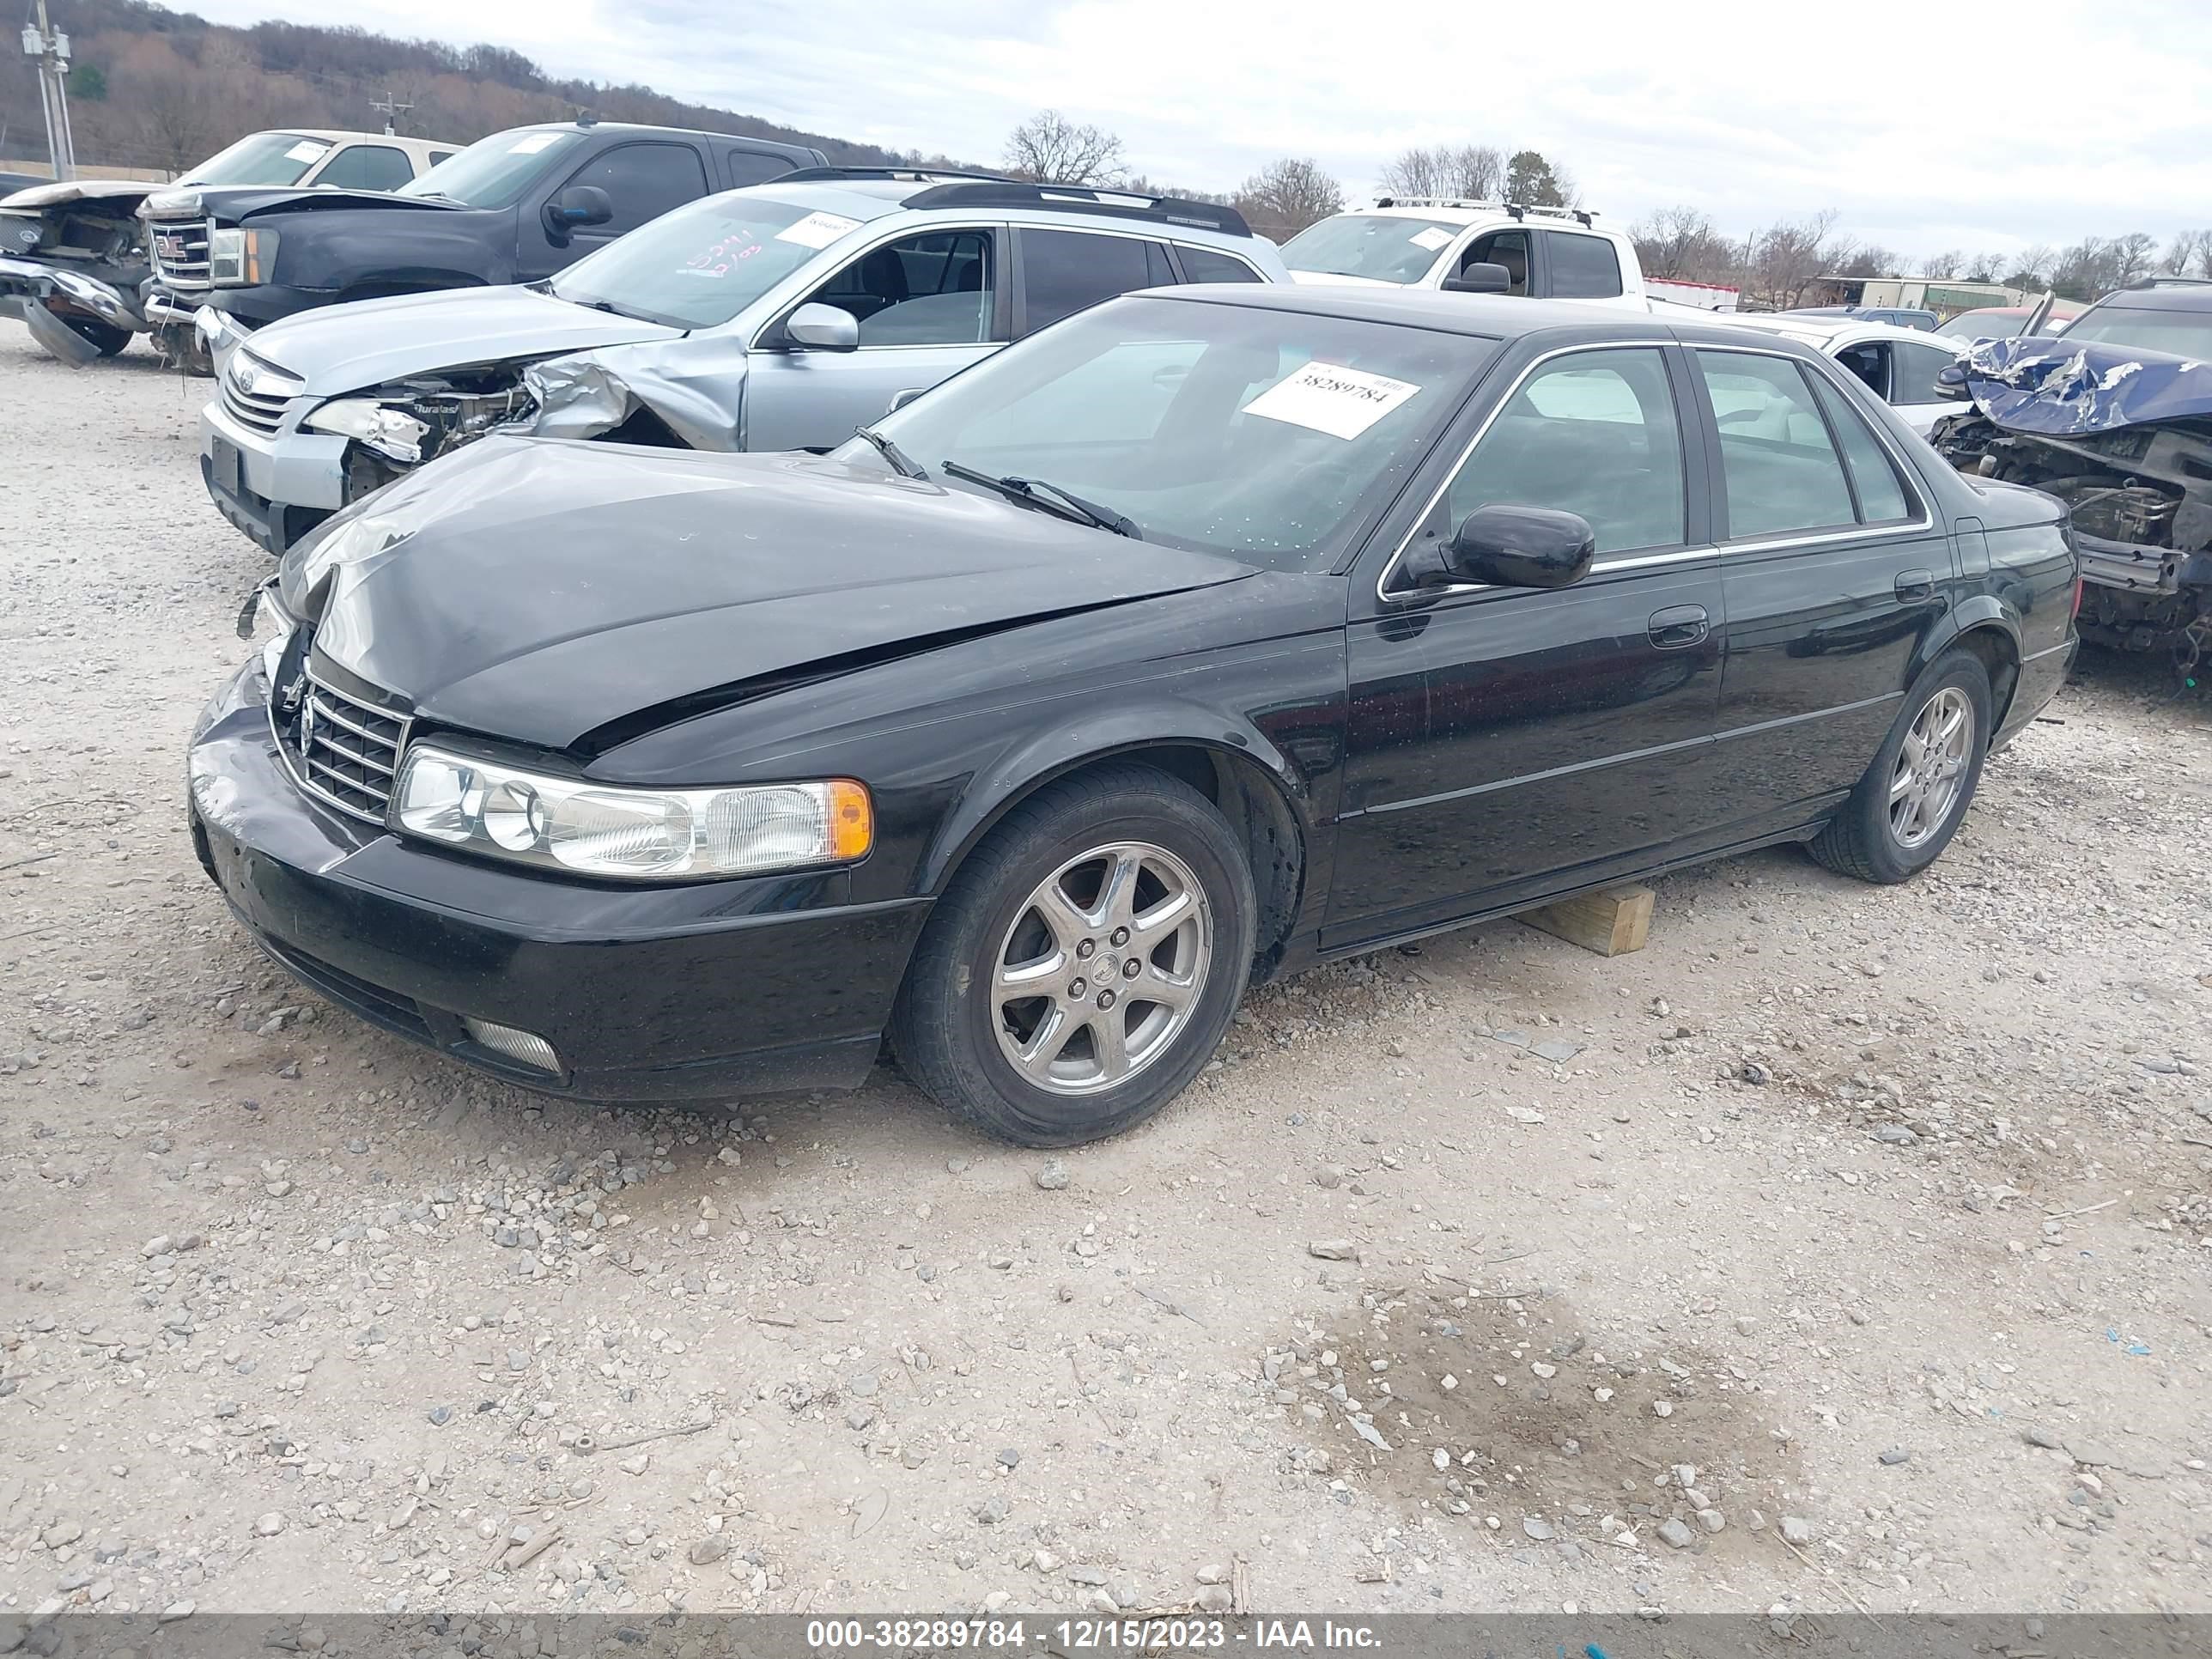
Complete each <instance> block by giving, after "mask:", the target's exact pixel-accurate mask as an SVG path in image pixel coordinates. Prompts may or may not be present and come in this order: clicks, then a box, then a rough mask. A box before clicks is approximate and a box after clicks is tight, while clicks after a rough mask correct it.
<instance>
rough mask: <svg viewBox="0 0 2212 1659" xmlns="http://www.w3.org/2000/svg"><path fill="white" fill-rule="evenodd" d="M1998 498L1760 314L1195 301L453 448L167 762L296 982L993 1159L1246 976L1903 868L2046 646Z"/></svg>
mask: <svg viewBox="0 0 2212 1659" xmlns="http://www.w3.org/2000/svg"><path fill="white" fill-rule="evenodd" d="M2075 592H2076V589H2075V559H2074V554H2073V550H2072V548H2071V546H2070V544H2069V540H2068V537H2067V532H2066V529H2065V527H2064V525H2063V520H2062V515H2061V512H2060V509H2059V507H2058V506H2057V503H2056V502H2055V501H2051V499H2050V498H2048V497H2046V496H2044V495H2039V494H2036V493H2034V492H2033V491H2029V490H2025V489H2017V488H2014V487H2010V486H2007V485H2003V484H1993V483H1982V482H1977V481H1974V480H1970V479H1967V478H1965V477H1960V475H1958V474H1956V473H1954V472H1953V471H1951V470H1950V469H1949V468H1948V467H1946V466H1944V465H1942V463H1941V462H1940V461H1939V460H1938V459H1936V456H1935V455H1934V453H1932V452H1930V451H1929V449H1928V448H1927V447H1925V446H1924V445H1923V444H1921V443H1920V442H1919V441H1917V440H1916V439H1915V438H1914V437H1913V436H1912V435H1911V433H1910V432H1909V431H1907V430H1906V429H1905V428H1904V427H1903V426H1902V425H1900V424H1899V422H1897V421H1896V420H1895V418H1894V417H1893V416H1892V415H1891V414H1890V412H1889V411H1888V410H1887V409H1886V408H1884V407H1883V406H1882V405H1881V404H1880V403H1878V402H1876V401H1875V399H1873V398H1871V397H1869V395H1868V394H1867V392H1866V391H1865V389H1864V388H1863V386H1859V385H1858V384H1857V382H1856V381H1855V380H1854V379H1853V377H1851V376H1850V375H1849V374H1843V373H1839V372H1838V369H1837V368H1836V367H1835V365H1833V364H1832V363H1831V362H1827V361H1826V359H1824V358H1822V357H1820V356H1817V355H1816V354H1814V353H1813V352H1811V351H1808V350H1805V349H1800V348H1798V347H1797V346H1796V345H1794V344H1791V343H1789V342H1786V341H1784V340H1781V339H1778V338H1776V337H1771V336H1765V335H1762V336H1759V337H1755V338H1754V337H1752V336H1751V335H1750V334H1749V333H1748V332H1747V331H1731V330H1729V329H1728V328H1727V327H1725V326H1714V327H1705V326H1698V325H1676V324H1671V323H1662V322H1659V321H1656V320H1652V319H1638V318H1634V317H1630V316H1626V315H1618V314H1613V313H1605V314H1599V313H1594V312H1592V311H1589V310H1586V309H1577V308H1570V307H1564V306H1561V307H1554V306H1551V305H1547V304H1546V303H1543V302H1539V301H1528V300H1519V299H1516V300H1498V299H1485V298H1482V297H1479V296H1474V295H1458V294H1422V293H1419V292H1398V291H1395V290H1394V291H1391V292H1389V293H1376V292H1370V291H1369V290H1366V289H1351V288H1346V289H1334V290H1333V289H1326V288H1304V289H1291V288H1287V287H1285V288H1261V287H1256V286H1243V287H1233V288H1232V287H1226V286H1225V287H1221V288H1185V289H1175V290H1173V291H1172V292H1160V293H1156V294H1148V295H1135V296H1131V297H1128V298H1125V299H1120V300H1115V301H1110V302H1109V303H1107V304H1105V305H1102V306H1100V307H1097V308H1096V309H1094V310H1091V311H1089V312H1085V313H1082V314H1080V315H1079V316H1077V317H1075V318H1073V319H1069V320H1068V321H1066V322H1065V323H1063V324H1061V325H1058V326H1055V327H1054V328H1052V329H1049V330H1047V331H1043V332H1042V333H1040V334H1038V335H1037V336H1036V337H1033V338H1031V339H1030V340H1029V341H1027V342H1026V343H1022V344H1018V345H1016V346H1013V347H1012V348H1010V349H1007V350H1006V351H1005V352H1004V353H1002V354H1000V356H996V357H994V358H992V359H991V360H990V361H989V362H986V363H984V364H982V365H981V366H979V367H977V368H974V369H972V370H970V371H969V372H968V373H966V374H962V375H960V376H958V377H957V378H956V379H954V380H951V381H948V382H947V383H946V384H945V385H944V386H941V387H939V389H937V390H936V391H934V392H932V393H930V394H929V395H928V396H927V397H925V398H921V399H919V400H918V401H916V402H914V403H912V404H908V406H906V407H904V408H902V409H901V410H898V411H897V412H896V413H894V414H892V415H890V416H888V417H886V418H885V419H884V420H883V421H882V422H880V423H879V424H878V426H877V427H876V428H872V429H871V430H869V431H866V432H863V433H862V434H861V435H859V436H858V437H855V438H854V439H853V440H852V441H849V442H848V443H847V444H846V445H845V446H843V447H842V448H840V449H838V450H836V452H834V453H830V454H829V455H826V456H813V455H804V454H800V455H785V456H753V455H708V454H695V453H684V452H678V451H664V450H655V449H648V448H636V447H615V446H610V445H605V444H595V443H568V442H553V441H520V440H501V439H496V438H494V439H490V440H487V441H483V442H482V443H480V444H478V445H477V446H475V447H471V448H469V449H467V450H465V451H462V452H460V453H458V454H456V455H454V456H453V457H451V458H450V459H446V460H443V461H441V462H439V463H437V464H435V465H432V466H429V467H428V468H425V469H424V470H423V471H422V472H420V473H418V474H416V475H415V476H413V477H409V478H407V479H404V480H403V481H401V482H399V483H395V484H393V485H392V486H391V487H389V488H388V489H384V490H382V491H380V492H379V493H377V494H376V495H373V496H371V497H369V498H368V499H366V500H365V501H362V502H361V503H359V504H357V505H356V506H355V507H351V508H349V509H348V510H347V511H346V512H344V513H341V514H339V515H338V516H337V518H335V519H333V520H331V521H330V523H329V524H328V525H326V526H325V527H324V528H323V529H322V530H321V531H320V532H318V533H317V534H316V535H314V536H313V538H310V539H308V540H307V541H304V542H303V543H302V544H301V545H300V546H298V547H297V548H295V550H293V551H292V552H291V553H290V554H289V555H288V556H287V557H286V559H285V562H284V564H283V568H282V571H281V574H279V576H278V577H277V578H276V582H275V584H274V586H273V587H272V588H271V589H270V591H269V592H268V593H267V595H266V599H267V600H268V603H267V605H266V606H265V610H266V611H267V612H268V615H267V616H266V617H265V618H264V621H265V623H266V625H267V628H268V630H269V636H268V637H267V639H266V641H265V643H264V645H263V646H262V647H261V648H260V650H259V651H258V653H257V654H255V655H254V656H253V657H252V659H251V660H249V661H248V662H247V663H246V665H245V666H244V667H243V668H242V669H241V670H240V671H239V673H238V675H237V676H236V678H234V680H233V681H232V682H231V683H230V684H229V685H228V686H227V687H226V688H225V689H224V690H222V692H221V693H220V694H219V695H218V696H216V699H215V701H214V702H213V703H212V704H211V705H210V708H208V710H207V711H206V714H205V715H204V718H203V720H202V722H201V724H200V726H199V729H198V731H197V735H196V736H195V738H194V739H193V742H192V746H191V765H190V772H191V824H192V833H193V836H194V837H195V839H196V841H197V846H198V851H199V854H200V857H201V860H202V861H203V862H204V865H205V866H206V867H207V870H208V872H209V873H210V875H211V876H212V877H213V878H215V880H216V882H217V883H218V884H220V885H221V887H222V890H223V893H224V895H225V896H226V897H227V898H228V900H229V902H230V903H231V906H232V908H234V910H235V911H236V912H237V915H238V916H239V918H240V921H242V922H243V923H244V925H245V926H246V927H247V928H248V929H249V930H251V932H252V935H253V937H254V938H255V939H256V940H258V942H259V943H260V944H261V945H263V946H264V948H265V949H266V950H267V951H269V952H270V954H271V955H272V956H274V957H276V959H277V960H278V961H279V962H281V963H283V964H284V965H285V966H286V967H288V968H289V969H291V970H292V971H293V972H294V973H295V974H296V975H298V976H299V977H300V978H301V979H302V980H304V981H307V983H308V984H310V985H312V986H313V987H316V988H317V989H319V990H320V991H321V992H323V993H324V994H325V995H327V996H329V997H330V998H331V999H332V1000H335V1001H337V1002H338V1003H340V1004H341V1005H343V1006H345V1007H348V1008H349V1009H352V1010H353V1011H355V1012H357V1013H359V1014H360V1015H362V1017H363V1018H368V1019H369V1020H372V1021H374V1022H375V1023H376V1024H380V1025H382V1026H384V1027H386V1028H387V1029H389V1030H393V1031H396V1032H398V1033H400V1034H401V1035H403V1036H408V1037H410V1038H412V1039H414V1040H416V1041H417V1042H423V1043H427V1044H429V1045H432V1046H434V1047H435V1048H440V1049H442V1050H444V1051H445V1052H447V1053H448V1054H452V1055H453V1056H454V1057H455V1058H457V1059H460V1060H466V1061H469V1062H470V1063H471V1064H474V1065H476V1066H480V1067H482V1068H483V1069H484V1070H486V1071H489V1072H493V1073H497V1074H499V1075H500V1076H501V1077H505V1078H507V1079H513V1081H515V1082H518V1083H521V1084H526V1085H531V1086H533V1087H536V1088H539V1089H544V1090H550V1091H567V1092H571V1093H573V1094H575V1095H577V1096H580V1097H589V1098H594V1099H671V1098H700V1097H735V1096H742V1095H745V1094H749V1093H755V1092H762V1091H776V1090H787V1089H794V1088H817V1087H823V1086H836V1085H853V1084H856V1083H858V1082H859V1081H860V1079H862V1077H863V1076H864V1075H865V1074H866V1073H867V1071H868V1069H869V1067H870V1066H872V1064H873V1063H874V1062H875V1060H877V1058H878V1054H879V1052H880V1051H881V1050H882V1048H884V1043H885V1042H886V1040H888V1042H889V1044H890V1048H891V1051H892V1052H893V1054H895V1055H896V1059H897V1060H898V1061H899V1063H900V1064H901V1065H902V1066H903V1068H904V1069H905V1071H906V1073H907V1074H908V1076H909V1077H911V1078H912V1079H914V1080H915V1082H916V1083H918V1084H919V1085H921V1087H922V1088H923V1089H925V1090H926V1091H928V1092H929V1093H930V1094H931V1095H932V1096H933V1097H935V1098H936V1099H937V1100H939V1101H940V1102H942V1103H945V1105H946V1106H948V1107H951V1108H953V1109H957V1110H959V1111H961V1112H963V1113H965V1114H967V1115H969V1116H970V1117H972V1118H973V1119H974V1120H975V1121H977V1122H978V1123H980V1124H981V1125H982V1126H983V1127H986V1128H987V1129H989V1130H991V1131H993V1132H994V1133H998V1134H1000V1135H1003V1136H1006V1137H1007V1138H1009V1139H1014V1140H1017V1141H1020V1142H1024V1143H1026V1144H1030V1145H1034V1146H1061V1145H1067V1144H1070V1143H1073V1142H1077V1141H1081V1140H1085V1139H1091V1138H1093V1137H1096V1136H1099V1135H1104V1134H1109V1133H1114V1132H1115V1131H1116V1130H1119V1129H1122V1128H1126V1127H1128V1126H1129V1125H1131V1124H1133V1123H1135V1122H1137V1121H1139V1120H1141V1119H1143V1118H1144V1117H1146V1115H1148V1114H1150V1113H1152V1112H1154V1111H1157V1110H1158V1109H1159V1108H1160V1107H1161V1106H1162V1105H1163V1104H1164V1103H1166V1102H1167V1101H1169V1100H1170V1099H1171V1098H1172V1097H1174V1096H1175V1094H1176V1091H1179V1090H1180V1089H1182V1087H1183V1085H1185V1084H1187V1083H1188V1081H1189V1080H1190V1079H1191V1078H1192V1076H1193V1075H1194V1073H1196V1072H1197V1071H1198V1070H1199V1068H1200V1066H1203V1065H1204V1064H1205V1063H1206V1059H1207V1057H1208V1056H1209V1055H1210V1054H1212V1052H1213V1050H1214V1048H1215V1047H1216V1045H1217V1044H1218V1042H1220V1040H1221V1036H1222V1034H1223V1031H1224V1030H1225V1028H1226V1026H1227V1025H1228V1024H1229V1021H1230V1018H1231V1015H1232V1013H1233V1012H1234V1011H1235V1009H1236V1007H1237V1001H1238V999H1239V998H1240V997H1241V996H1242V994H1243V991H1244V989H1245V987H1246V986H1247V985H1248V984H1249V983H1250V982H1251V981H1254V980H1255V978H1260V977H1264V976H1267V975H1275V974H1281V973H1285V972H1289V971H1291V970H1294V969H1297V968H1299V967H1301V966H1303V965H1305V964H1307V963H1313V962H1315V961H1316V960H1318V959H1321V958H1324V957H1333V956H1339V955H1342V954H1345V953H1347V952H1352V951H1368V950H1371V949H1373V948H1375V947H1376V946H1377V945H1383V944H1387V943H1389V942H1391V941H1395V940H1402V939H1413V938H1418V937H1419V936H1420V935H1422V934H1425V933H1432V932H1435V931H1437V930H1439V929H1442V928H1446V927H1455V926H1457V925H1459V924H1462V923H1464V922H1468V921H1478V920H1480V919H1482V918H1485V917H1488V916H1495V915H1501V914H1504V913H1506V912H1510V911H1512V910H1515V909H1518V908H1526V907H1528V906H1531V905H1534V904H1537V903H1540V902H1545V901H1547V900H1549V899H1553V898H1555V897H1558V896H1561V895H1563V894H1567V893H1571V892H1574V891H1576V890H1581V889H1587V888H1591V887H1595V886H1598V885H1601V884H1607V883H1611V882H1615V881H1619V880H1620V879H1622V878H1627V877H1633V876H1643V875H1649V874H1650V873H1651V872H1655V871H1659V870H1663V869H1667V868H1669V867H1672V866H1678V865H1682V864H1686V863H1690V862H1692V861H1695V860H1702V859H1709V858H1714V857H1718V856H1721V855H1723V854H1730V853H1735V852H1740V851H1741V850H1743V849H1745V848H1753V847H1758V846H1760V845H1762V844H1765V843H1771V842H1793V841H1794V842H1805V843H1806V844H1807V845H1808V848H1810V850H1811V852H1812V854H1813V856H1814V857H1815V858H1816V859H1818V860H1820V861H1821V862H1822V863H1824V864H1826V865H1827V866H1830V867H1832V868H1833V869H1837V870H1840V871H1844V872H1849V873H1850V874H1851V875H1854V876H1857V877H1860V878H1864V879H1867V880H1869V881H1877V882H1896V881H1902V880H1905V879H1906V878H1910V877H1911V876H1912V875H1913V874H1915V873H1916V872H1918V871H1919V870H1921V869H1922V868H1923V867H1924V866H1927V865H1928V864H1929V862H1930V861H1931V860H1934V859H1935V858H1936V855H1937V854H1939V853H1941V852H1942V848H1943V847H1944V845H1945V843H1946V842H1948V840H1949V839H1950V837H1951V836H1952V835H1953V833H1954V831H1955V830H1956V829H1957V828H1958V826H1959V823H1960V817H1962V816H1963V815H1964V813H1965V812H1966V809H1967V805H1968V803H1969V801H1970V800H1971V799H1972V796H1973V793H1974V788H1975V785H1976V782H1977V780H1978V777H1979V775H1980V773H1981V768H1982V763H1983V761H1984V757H1986V756H1987V755H1988V754H1989V752H1990V750H1991V749H1993V748H1994V747H1996V745H1998V744H2002V743H2003V742H2004V741H2006V740H2007V739H2008V738H2010V737H2011V736H2012V735H2013V734H2014V733H2015V732H2017V731H2018V730H2019V729H2020V728H2021V726H2023V725H2024V724H2026V723H2027V720H2029V719H2030V717H2031V716H2033V714H2034V713H2035V711H2036V710H2037V709H2038V708H2041V707H2042V706H2043V704H2044V703H2045V701H2046V700H2047V699H2048V698H2049V697H2050V696H2051V694H2052V692H2053V690H2055V689H2056V688H2057V685H2058V684H2059V683H2060V681H2061V680H2062V678H2063V676H2064V674H2065V671H2066V668H2067V664H2068V662H2069V658H2070V655H2071V653H2072V652H2073V649H2074V629H2073V612H2074V603H2075Z"/></svg>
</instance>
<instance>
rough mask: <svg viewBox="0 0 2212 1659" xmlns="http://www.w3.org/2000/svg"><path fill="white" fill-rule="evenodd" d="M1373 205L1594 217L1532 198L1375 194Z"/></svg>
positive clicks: (1516, 215)
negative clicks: (1494, 199) (1500, 199)
mask: <svg viewBox="0 0 2212 1659" xmlns="http://www.w3.org/2000/svg"><path fill="white" fill-rule="evenodd" d="M1375 205H1376V207H1379V208H1387V207H1431V208H1439V207H1440V208H1480V209H1484V210H1487V211H1490V212H1492V213H1506V214H1510V215H1511V216H1513V217H1514V218H1516V219H1525V218H1526V217H1528V215H1530V214H1532V213H1534V214H1538V215H1541V216H1543V217H1544V218H1547V219H1572V220H1574V221H1575V222H1577V224H1584V225H1586V224H1588V223H1589V222H1590V221H1591V220H1593V219H1595V218H1596V217H1597V214H1596V213H1595V211H1594V210H1591V209H1589V208H1566V207H1545V206H1541V205H1539V204H1536V203H1534V202H1483V201H1477V200H1475V199H1474V197H1465V196H1378V197H1376V198H1375Z"/></svg>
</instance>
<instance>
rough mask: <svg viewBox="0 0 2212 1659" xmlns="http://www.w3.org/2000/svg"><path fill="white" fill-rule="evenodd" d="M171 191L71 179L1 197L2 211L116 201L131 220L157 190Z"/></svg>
mask: <svg viewBox="0 0 2212 1659" xmlns="http://www.w3.org/2000/svg"><path fill="white" fill-rule="evenodd" d="M168 188H170V186H168V185H160V184H148V183H147V182H146V181H145V180H143V179H64V180H63V181H62V182H61V183H60V184H58V185H30V186H29V187H28V188H27V189H24V190H19V191H16V192H15V194H14V195H12V196H0V208H16V209H23V210H33V211H43V210H46V209H47V208H55V207H64V206H66V205H68V204H70V203H71V202H112V203H113V204H115V205H116V207H117V209H118V211H119V212H120V213H121V214H122V215H123V216H124V217H125V218H128V217H130V216H131V210H133V209H135V208H136V207H137V205H138V204H139V203H141V202H143V201H144V200H145V199H146V197H148V196H149V195H150V194H152V193H153V192H154V191H157V190H167V189H168Z"/></svg>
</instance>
